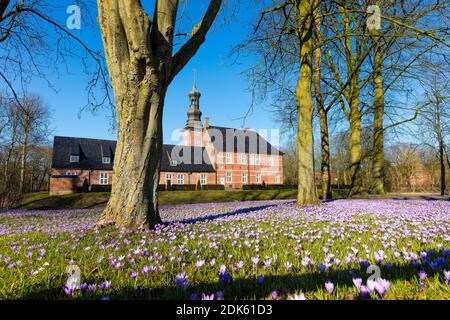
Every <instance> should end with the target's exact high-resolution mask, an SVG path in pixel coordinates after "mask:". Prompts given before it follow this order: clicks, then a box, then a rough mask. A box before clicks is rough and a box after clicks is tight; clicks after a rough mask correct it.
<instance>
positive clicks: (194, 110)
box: [186, 69, 202, 128]
mask: <svg viewBox="0 0 450 320" xmlns="http://www.w3.org/2000/svg"><path fill="white" fill-rule="evenodd" d="M193 71H194V83H193V85H192V90H191V91H190V92H189V110H188V112H187V121H186V127H188V128H201V127H202V120H201V116H202V112H201V111H200V96H201V94H200V91H198V90H197V86H196V71H197V70H195V69H193Z"/></svg>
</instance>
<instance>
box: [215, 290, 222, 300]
mask: <svg viewBox="0 0 450 320" xmlns="http://www.w3.org/2000/svg"><path fill="white" fill-rule="evenodd" d="M216 298H217V300H223V291H217V292H216Z"/></svg>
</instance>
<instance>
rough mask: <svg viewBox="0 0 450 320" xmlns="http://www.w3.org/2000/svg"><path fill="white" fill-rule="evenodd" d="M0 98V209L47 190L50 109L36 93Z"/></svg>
mask: <svg viewBox="0 0 450 320" xmlns="http://www.w3.org/2000/svg"><path fill="white" fill-rule="evenodd" d="M0 99H1V100H0V208H10V207H14V206H16V205H18V204H19V203H20V201H21V199H22V197H23V195H24V194H25V193H28V192H35V191H43V190H48V183H49V176H50V170H51V161H52V149H51V145H50V141H49V136H50V127H49V125H50V110H49V108H48V106H47V105H45V103H44V102H43V101H42V99H41V98H40V97H39V96H36V95H28V96H26V97H25V98H23V99H20V100H19V102H18V101H17V100H15V99H7V98H4V97H1V98H0Z"/></svg>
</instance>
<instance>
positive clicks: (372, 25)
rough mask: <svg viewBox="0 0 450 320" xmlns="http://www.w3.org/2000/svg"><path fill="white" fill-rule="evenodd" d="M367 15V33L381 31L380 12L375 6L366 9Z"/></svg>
mask: <svg viewBox="0 0 450 320" xmlns="http://www.w3.org/2000/svg"><path fill="white" fill-rule="evenodd" d="M367 13H368V14H370V16H369V17H368V18H367V21H366V26H367V29H368V30H369V31H374V30H380V29H381V10H380V7H379V6H377V5H371V6H368V7H367Z"/></svg>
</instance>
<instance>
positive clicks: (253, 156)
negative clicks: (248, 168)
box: [249, 154, 255, 165]
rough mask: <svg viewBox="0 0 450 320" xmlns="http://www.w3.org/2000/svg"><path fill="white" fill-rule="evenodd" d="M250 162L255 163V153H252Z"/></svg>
mask: <svg viewBox="0 0 450 320" xmlns="http://www.w3.org/2000/svg"><path fill="white" fill-rule="evenodd" d="M249 163H250V164H251V165H253V164H255V155H254V154H251V155H250V158H249Z"/></svg>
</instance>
